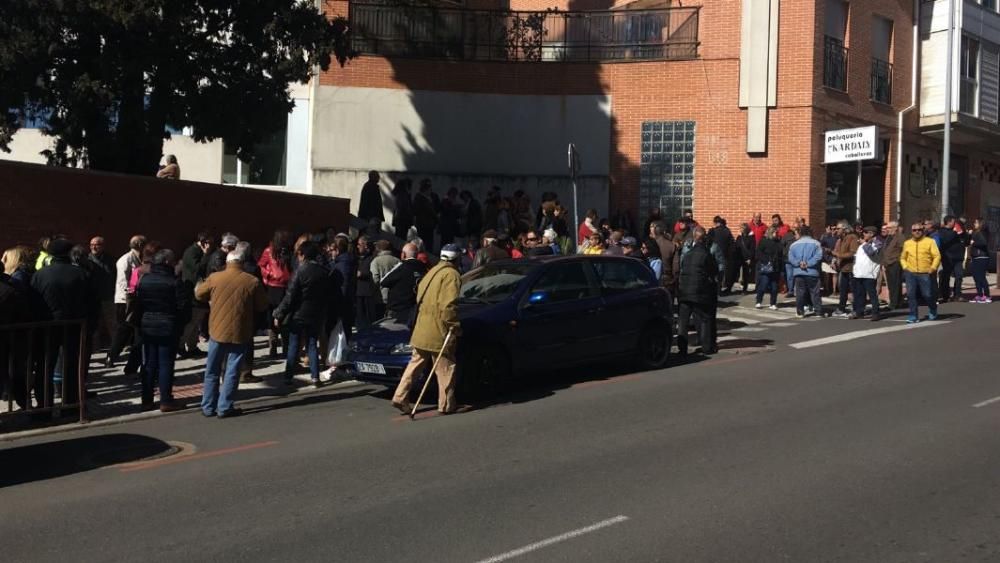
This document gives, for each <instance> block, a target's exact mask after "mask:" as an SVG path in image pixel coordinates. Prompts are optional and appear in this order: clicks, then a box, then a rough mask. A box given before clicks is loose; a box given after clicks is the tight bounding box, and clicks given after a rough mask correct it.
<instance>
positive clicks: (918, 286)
mask: <svg viewBox="0 0 1000 563" xmlns="http://www.w3.org/2000/svg"><path fill="white" fill-rule="evenodd" d="M910 231H911V237H910V239H909V240H908V241H906V242H904V243H903V253H902V255H900V258H899V262H900V264H902V266H903V272H904V276H905V277H906V300H907V301H908V302H909V304H910V316H909V318H907V319H906V322H908V323H910V324H913V323H918V322H920V316H919V301H918V300H919V299H920V296H921V295H923V297H924V300H925V301H926V302H927V308H928V311H929V313H928V315H927V320H929V321H933V320H936V319H937V295H935V293H936V292H935V291H934V289H935V288H934V276H936V275H937V271H938V267H939V266H940V265H941V251H939V250H938V247H937V243H936V242H934V239H932V238H930V237H925V236H924V225H923V223H914V224H913V227H911V229H910ZM900 236H902V235H900Z"/></svg>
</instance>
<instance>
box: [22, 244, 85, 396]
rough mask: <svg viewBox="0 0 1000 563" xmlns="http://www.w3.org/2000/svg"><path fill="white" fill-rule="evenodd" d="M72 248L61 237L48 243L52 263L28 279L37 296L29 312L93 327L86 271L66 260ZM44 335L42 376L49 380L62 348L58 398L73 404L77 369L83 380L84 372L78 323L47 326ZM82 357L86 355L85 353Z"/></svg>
mask: <svg viewBox="0 0 1000 563" xmlns="http://www.w3.org/2000/svg"><path fill="white" fill-rule="evenodd" d="M72 248H73V243H72V242H70V241H68V240H65V239H56V240H54V241H52V242H51V243H50V244H49V254H51V255H52V262H51V263H50V265H48V266H46V267H45V268H42V269H41V270H39V271H38V272H35V275H34V276H32V278H31V288H32V289H34V290H35V293H37V294H38V296H40V297H41V299H39V300H36V301H35V303H36V305H37V306H36V310H35V311H34V312H33V314H34V317H35V319H36V320H39V321H80V320H82V321H85V323H84V326H93V323H94V321H95V319H96V318H97V310H98V300H97V295H96V294H94V293H93V292H92V291H91V287H92V286H91V284H90V279H89V277H88V275H87V272H86V270H84V269H83V268H80V267H77V266H74V265H73V264H72V263H71V262H70V257H69V253H70V250H72ZM48 337H49V348H48V350H49V362H48V364H47V365H48V373H46V374H45V377H46V378H47V379H48V380H49V381H52V380H53V377H54V376H55V369H56V363H57V360H58V359H59V354H60V349H61V348H65V352H66V355H65V361H64V364H65V365H63V370H62V373H63V382H64V386H63V389H64V394H63V395H62V397H63V401H64V402H66V403H75V402H77V400H78V395H77V393H78V388H77V377H78V370H79V369H83V370H84V379H86V375H87V374H86V369H87V366H86V365H84V366H80V325H75V326H70V327H69V328H67V329H66V330H62V329H60V328H56V329H50V330H49V333H48ZM84 357H85V358H89V357H90V356H89V354H85V356H84ZM49 389H50V393H51V392H52V391H53V390H54V387H53V386H50V387H49ZM46 402H47V403H48V404H51V396H50V397H46Z"/></svg>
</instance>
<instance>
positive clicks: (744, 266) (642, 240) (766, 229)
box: [0, 172, 990, 418]
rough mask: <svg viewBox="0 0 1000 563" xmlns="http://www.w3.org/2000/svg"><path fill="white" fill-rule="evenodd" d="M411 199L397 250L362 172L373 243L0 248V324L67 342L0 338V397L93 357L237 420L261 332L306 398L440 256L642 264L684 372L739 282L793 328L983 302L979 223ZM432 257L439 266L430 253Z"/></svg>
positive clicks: (454, 262)
mask: <svg viewBox="0 0 1000 563" xmlns="http://www.w3.org/2000/svg"><path fill="white" fill-rule="evenodd" d="M409 186H410V183H409V182H408V181H406V180H402V181H400V182H397V184H396V188H395V190H394V191H393V193H394V194H395V197H396V200H395V208H396V214H395V216H394V218H393V226H394V228H395V235H396V238H395V240H394V239H393V237H392V236H391V235H386V234H383V233H381V230H380V229H379V226H380V225H381V224H382V223H383V222H384V221H385V217H384V215H383V211H382V205H383V201H382V196H381V192H380V190H379V177H378V174H377V173H375V172H373V173H371V175H370V179H369V182H368V183H367V184H366V185H365V186H364V188H363V189H362V194H361V201H360V204H361V209H360V212H359V218H360V219H362V220H364V221H365V223H366V224H367V225H369V229H367V230H366V231H363V232H361V233H357V234H354V236H352V235H349V234H346V233H340V232H337V231H335V230H333V229H328V230H326V231H324V232H319V233H303V234H299V235H298V236H296V235H293V233H291V232H289V231H286V230H278V231H277V232H275V233H274V236H273V237H272V240H271V241H270V242H269V244H268V245H267V246H266V247H265V248H264V249H263V250H262V252H261V253H260V254H256V253H254V251H253V249H252V248H251V246H250V244H249V243H248V242H247V241H242V240H240V239H239V237H238V236H236V235H235V234H232V233H225V234H223V235H222V236H221V237H218V238H217V239H216V238H215V237H213V236H211V235H209V234H208V233H199V234H197V236H196V237H195V240H194V241H193V243H192V244H191V245H190V246H189V247H187V248H185V249H184V250H183V251H181V252H180V253H176V252H175V251H173V250H171V249H168V248H164V247H163V245H161V244H160V243H158V242H156V241H155V240H147V238H146V237H144V236H142V235H136V236H133V237H132V238H131V239H130V240H129V241H128V245H129V250H128V252H126V253H125V254H123V255H122V256H120V257H118V258H117V259H115V258H114V257H112V256H109V255H108V254H107V252H106V251H105V241H104V239H103V238H102V237H100V236H95V237H93V238H92V239H91V240H90V244H89V247H85V246H83V245H77V244H74V243H73V242H71V241H69V240H67V238H66V237H64V236H60V235H54V236H51V237H45V238H44V239H42V240H41V241H39V244H38V245H37V247H35V248H31V247H27V246H17V247H14V248H11V249H8V250H7V251H5V252H4V254H3V266H4V274H3V275H2V276H0V325H3V324H11V323H22V322H39V321H42V322H45V321H55V322H62V323H65V324H66V326H60V327H59V328H58V329H57V330H47V331H45V333H44V334H45V336H44V338H35V339H34V340H33V341H31V342H30V346H29V342H28V341H27V340H26V338H27V336H26V335H25V334H18V335H17V337H16V339H15V340H14V341H10V340H8V339H0V385H3V384H4V382H9V383H10V386H9V387H7V388H5V389H4V388H0V392H2V393H3V394H4V395H5V396H8V397H12V398H13V399H14V400H15V401H16V402H17V403H18V405H19V406H21V407H22V408H24V407H26V406H28V405H29V404H35V405H39V406H43V405H51V404H52V402H53V398H54V393H56V392H58V391H59V390H60V387H64V389H65V395H64V396H65V397H66V400H67V401H68V402H72V401H74V400H75V398H76V397H77V393H80V392H85V390H79V389H77V387H76V378H75V377H74V374H76V373H77V371H78V370H79V369H82V370H83V371H84V373H85V374H86V373H87V371H88V370H89V366H90V365H91V363H92V362H91V359H92V358H93V360H94V361H96V362H97V363H101V364H103V365H104V366H105V367H106V368H114V367H115V366H117V365H119V364H121V363H123V364H124V365H123V369H124V373H125V374H127V375H136V376H138V378H139V379H140V381H141V383H142V395H141V397H142V408H143V409H154V408H157V406H156V404H155V392H156V391H157V390H158V392H159V397H160V403H159V409H160V410H162V411H171V410H176V409H178V408H181V405H180V404H179V403H177V402H176V401H174V399H173V391H172V389H173V371H174V364H175V360H176V359H177V358H178V357H180V358H204V359H205V362H206V366H205V381H204V393H203V400H202V404H201V409H202V412H203V413H204V414H205V415H206V416H219V417H223V418H225V417H228V416H233V415H235V414H239V410H238V409H237V408H236V407H235V405H234V397H235V393H236V390H237V388H238V385H239V383H241V382H242V383H251V382H257V381H259V380H260V379H259V378H258V377H257V376H255V375H254V374H253V369H254V347H253V345H252V344H253V338H254V336H255V335H256V334H258V333H263V332H266V333H267V335H268V355H269V356H270V357H271V358H274V359H277V358H283V359H284V361H285V369H284V376H285V379H286V381H287V382H288V383H289V384H292V383H293V381H294V375H296V374H297V373H298V372H299V371H300V370H304V369H306V368H308V372H309V375H310V377H311V380H312V382H313V384H314V385H317V386H318V385H320V384H321V372H322V370H323V369H324V367H332V366H324V364H328V363H330V361H329V358H328V355H327V353H326V351H327V350H328V349H329V348H330V343H329V340H330V339H332V338H339V339H344V340H347V339H350V338H351V334H352V332H353V330H354V329H355V328H357V329H361V330H363V329H366V328H368V327H370V326H371V325H372V324H373V323H375V322H377V321H379V320H381V319H384V318H390V319H392V320H393V321H395V322H399V323H404V324H409V325H411V326H413V323H414V322H415V318H416V316H417V315H416V311H417V309H418V297H417V293H418V292H417V288H418V286H419V284H420V282H421V280H422V279H424V277H425V276H426V275H427V273H428V271H429V270H430V269H431V268H433V267H434V266H435V264H436V263H437V262H438V260H439V256H446V257H447V260H446V261H447V262H448V263H449V266H450V267H452V268H453V269H454V270H455V271H456V272H457V274H461V273H464V272H466V271H469V270H471V269H474V268H476V267H479V266H482V265H484V264H487V263H489V262H493V261H496V260H502V259H523V258H528V257H535V256H547V255H560V254H571V253H580V254H585V255H597V254H604V255H616V256H627V257H633V258H635V259H639V260H643V261H645V262H646V263H647V264H648V265H649V267H650V269H651V270H652V272H653V274H654V275H655V278H656V279H657V280H658V281H659V283H660V284H662V286H663V287H665V288H667V289H669V290H670V292H671V294H672V295H673V297H674V298H675V300H676V303H677V308H676V311H677V313H678V331H677V334H678V336H677V346H678V349H679V352H680V354H681V356H684V355H687V353H688V349H689V341H688V329H689V328H691V327H692V326H693V327H694V329H695V330H696V331H697V332H698V334H699V341H700V346H701V352H702V353H704V354H713V353H715V352H716V351H717V345H716V316H717V307H718V298H719V296H720V295H726V294H728V293H731V292H732V291H733V290H734V288H735V287H736V286H737V284H738V285H739V286H740V290H741V291H742V292H744V293H748V292H750V291H751V287H752V288H753V291H754V293H755V305H756V307H758V308H761V307H764V306H765V304H764V299H765V297H767V298H768V302H767V306H769V307H770V308H772V309H775V308H777V306H778V295H779V293H781V292H785V294H786V296H787V297H789V298H794V299H795V308H796V314H797V315H798V316H800V317H804V316H807V315H820V316H838V317H845V318H852V319H861V318H865V317H866V316H868V318H870V319H871V320H873V321H877V320H879V319H880V318H881V316H882V312H883V311H884V310H885V308H884V307H883V306H882V305H881V304H880V299H879V295H880V291H881V289H882V287H883V286H885V287H887V288H888V303H887V309H889V310H892V309H896V308H899V307H901V306H902V305H903V297H904V292H903V288H904V287H905V288H906V292H905V295H906V298H907V303H908V306H909V309H910V315H909V317H908V321H909V322H919V321H920V317H919V316H918V314H917V307H918V305H919V304H920V303H924V304H926V306H927V307H928V308H929V315H928V318H929V319H931V320H933V319H935V318H936V315H937V305H938V303H939V302H943V301H947V300H949V299H954V300H962V299H963V297H962V292H961V287H962V286H961V284H962V279H963V277H964V273H965V272H966V271H970V272H971V273H972V276H973V278H974V279H975V281H976V296H975V297H974V298H973V299H972V301H973V302H976V303H988V302H990V296H989V295H990V291H989V287H988V284H987V282H986V271H987V266H988V263H989V259H988V242H989V236H988V233H987V230H986V226H985V223H984V222H983V221H982V220H980V219H977V220H975V221H973V222H972V223H971V224H969V223H968V222H967V221H965V220H964V219H962V218H954V217H946V218H945V220H944V222H943V223H941V224H940V225H938V224H934V223H933V222H930V221H928V222H925V223H920V224H916V225H913V226H912V228H911V229H910V236H909V237H907V236H906V233H904V231H903V230H902V229H901V228H900V226H899V224H898V223H897V222H894V221H890V222H888V223H886V224H885V225H879V226H869V227H865V226H862V225H860V224H850V223H848V222H844V221H842V222H839V223H837V224H834V225H829V226H827V227H826V229H825V230H824V231H823V232H822V233H814V231H813V229H812V228H811V227H810V226H809V225H808V224H807V222H806V221H805V220H804V219H803V218H796V219H794V220H792V222H791V224H786V223H785V222H784V221H783V220H782V218H781V216H780V215H778V214H775V215H773V216H772V217H771V221H770V222H769V223H765V222H764V221H763V218H762V215H761V214H759V213H758V214H756V215H754V216H753V217H752V218H751V220H750V221H748V222H747V223H742V224H740V226H739V230H738V232H736V233H735V234H734V233H733V232H732V231H731V230H730V228H729V227H728V224H727V221H726V219H725V218H723V217H719V216H716V217H714V218H713V220H712V225H711V226H709V227H708V228H705V227H703V226H701V225H700V224H699V223H698V222H697V221H696V220H695V219H694V218H693V215H692V214H691V212H690V211H685V212H684V213H683V214H682V216H681V217H680V218H679V219H677V220H676V221H674V222H672V223H670V222H667V221H666V220H665V219H664V218H663V217H662V215H661V213H660V210H658V209H654V210H653V211H652V212H651V213H650V214H649V216H648V217H647V218H646V221H645V222H644V223H643V225H642V227H641V228H635V227H634V226H632V225H631V224H629V223H630V222H628V221H623V223H624V224H623V225H613V224H612V223H611V222H610V221H608V220H607V219H602V218H599V216H598V213H597V211H596V210H589V211H588V212H587V213H586V215H585V217H584V219H583V221H582V222H581V223H580V224H579V225H577V228H576V229H575V232H572V231H570V229H569V224H568V223H567V220H568V214H567V212H566V209H565V208H563V207H562V205H561V204H560V203H559V200H558V196H557V195H556V194H554V193H546V194H544V195H543V196H542V201H541V203H540V204H539V205H538V207H537V208H531V207H530V205H529V199H528V197H527V195H525V194H524V193H523V192H520V191H519V192H515V193H514V194H513V196H512V197H510V198H506V197H503V196H502V194H501V191H500V189H499V188H494V189H493V190H491V191H490V194H489V196H488V197H487V200H486V203H485V205H484V206H480V204H479V203H478V202H477V201H476V199H475V198H474V197H472V195H471V194H470V193H469V192H467V191H463V192H459V191H458V190H455V189H452V190H449V192H448V194H447V195H446V197H445V198H444V199H441V200H438V198H437V197H436V196H434V194H433V190H432V189H431V184H430V181H429V180H424V181H422V182H421V183H420V190H419V192H418V193H417V194H416V195H415V196H413V197H412V198H411V197H410V195H409V193H408V190H409ZM817 234H818V237H817ZM435 242H438V243H440V245H441V247H442V249H443V251H444V252H442V253H441V254H435V253H434V252H433V245H434V243H435ZM831 294H835V295H837V296H838V304H837V306H836V307H835V308H834V309H833V310H832V311H830V312H829V313H827V311H825V310H824V306H823V300H822V299H823V295H831ZM849 298H850V299H849ZM849 300H850V302H851V310H850V311H849V310H848V308H847V307H848V302H849ZM81 319H82V320H83V322H82V323H80V322H79V321H80V320H81ZM74 323H76V324H74ZM81 331H82V334H81ZM202 341H205V342H207V352H206V351H203V350H202V348H201V347H200V346H199V344H200V342H202ZM81 342H82V343H83V346H84V347H85V349H83V350H80V349H79V346H80V343H81ZM126 349H128V354H127V355H126V356H125V357H124V358H122V355H123V353H124V352H125V350H126ZM279 349H280V351H279ZM102 354H103V357H102ZM77 358H82V360H83V362H82V365H80V364H79V361H78V359H77ZM426 360H427V358H423V361H426ZM11 366H12V367H13V368H14V373H16V374H19V375H23V374H28V373H31V374H34V376H33V377H31V378H26V377H8V373H7V371H8V370H9V368H10V367H11ZM84 379H85V380H86V377H85V378H84ZM46 381H48V382H50V383H52V384H51V385H48V386H46V385H44V382H46ZM29 382H33V383H29ZM60 382H61V385H60V384H59V383H60ZM29 387H31V388H29ZM397 399H399V398H398V397H397ZM32 401H34V403H32ZM396 402H403V401H402V400H401V399H400V400H398V401H396Z"/></svg>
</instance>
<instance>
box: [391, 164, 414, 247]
mask: <svg viewBox="0 0 1000 563" xmlns="http://www.w3.org/2000/svg"><path fill="white" fill-rule="evenodd" d="M412 184H413V182H412V181H411V180H410V179H409V178H402V179H401V180H399V182H396V187H395V188H393V190H392V197H393V200H394V201H395V203H396V210H395V211H394V212H393V214H392V226H393V227H394V228H395V231H396V237H397V238H400V239H402V240H406V239H407V236H408V235H409V232H410V227H412V226H413V196H412V195H411V194H410V186H411V185H412Z"/></svg>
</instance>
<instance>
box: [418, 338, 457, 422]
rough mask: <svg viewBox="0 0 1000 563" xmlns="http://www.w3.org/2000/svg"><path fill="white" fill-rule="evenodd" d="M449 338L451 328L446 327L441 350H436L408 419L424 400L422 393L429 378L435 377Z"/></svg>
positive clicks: (429, 381) (425, 390) (428, 383)
mask: <svg viewBox="0 0 1000 563" xmlns="http://www.w3.org/2000/svg"><path fill="white" fill-rule="evenodd" d="M449 340H451V329H448V334H446V335H445V337H444V344H442V345H441V351H440V352H438V355H437V357H436V358H434V365H432V366H431V372H430V373H429V374H428V375H427V380H426V381H424V388H423V389H421V390H420V396H419V397H417V402H416V403H413V412H411V413H410V420H413V417H414V416H416V415H417V409H418V408H420V401H423V400H424V393H426V392H427V386H428V385H430V384H431V378H432V377H437V367H438V362H440V361H441V356H443V355H444V351H445V349H446V348H447V347H448V341H449Z"/></svg>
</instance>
